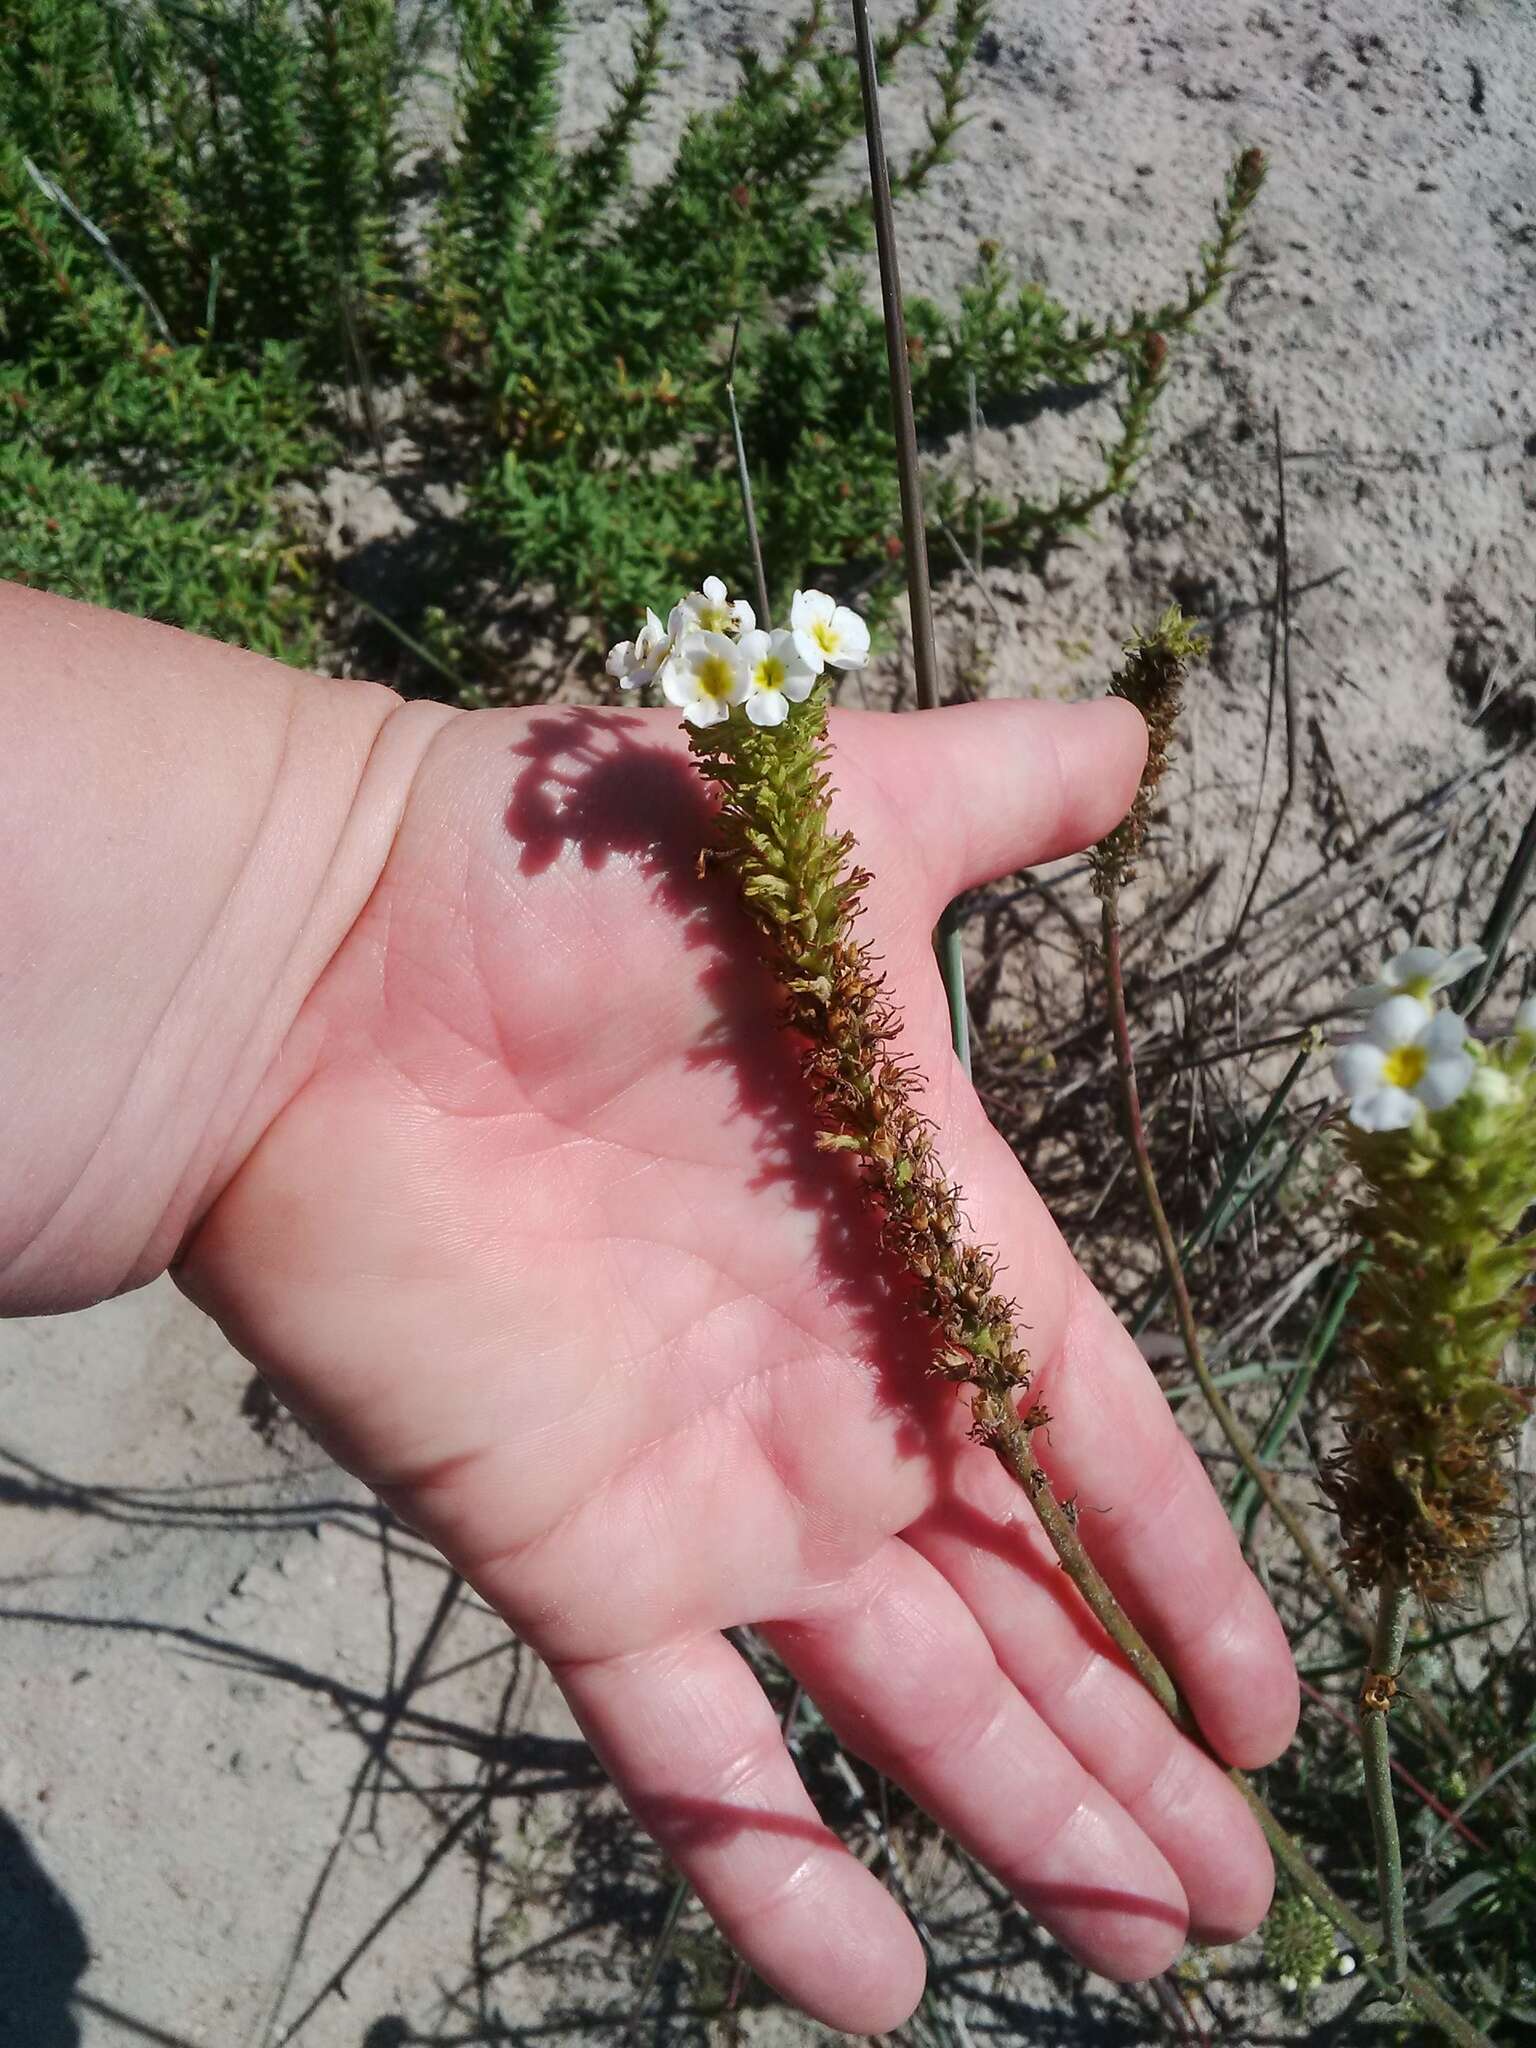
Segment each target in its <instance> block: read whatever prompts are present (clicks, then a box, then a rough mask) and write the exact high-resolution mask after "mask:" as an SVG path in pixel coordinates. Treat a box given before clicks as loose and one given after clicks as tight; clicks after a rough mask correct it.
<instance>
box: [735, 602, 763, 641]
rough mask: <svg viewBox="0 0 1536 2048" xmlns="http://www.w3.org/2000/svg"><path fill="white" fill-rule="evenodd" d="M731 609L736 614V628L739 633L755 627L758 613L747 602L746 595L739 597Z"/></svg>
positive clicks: (747, 631)
mask: <svg viewBox="0 0 1536 2048" xmlns="http://www.w3.org/2000/svg"><path fill="white" fill-rule="evenodd" d="M731 610H732V611H733V612H734V613H735V614H736V630H737V632H738V633H742V634H746V633H750V632H752V631H753V630H754V629H755V627H756V625H757V613H756V612H755V611H753V609H752V607H751V605H749V604H748V603H747V600H746V599H745V598H744V597H738V598H737V600H736V602H735V603H734V604H733V605H732V606H731Z"/></svg>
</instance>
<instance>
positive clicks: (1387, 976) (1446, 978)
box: [1344, 946, 1487, 1010]
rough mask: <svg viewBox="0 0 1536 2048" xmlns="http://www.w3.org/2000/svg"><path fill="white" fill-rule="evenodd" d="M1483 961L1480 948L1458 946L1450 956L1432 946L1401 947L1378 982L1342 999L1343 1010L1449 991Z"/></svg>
mask: <svg viewBox="0 0 1536 2048" xmlns="http://www.w3.org/2000/svg"><path fill="white" fill-rule="evenodd" d="M1486 958H1487V955H1486V954H1485V953H1484V952H1483V950H1482V948H1481V946H1458V947H1457V948H1456V951H1455V952H1454V953H1442V952H1440V950H1439V949H1438V948H1437V947H1435V946H1405V947H1404V948H1403V950H1402V952H1401V953H1394V954H1393V956H1392V958H1391V959H1390V960H1389V961H1388V962H1387V964H1386V966H1385V967H1383V969H1382V970H1381V979H1380V981H1373V982H1371V983H1369V984H1368V985H1367V986H1366V987H1365V988H1357V989H1355V990H1354V991H1353V992H1352V993H1351V994H1350V995H1347V996H1346V997H1345V998H1344V1003H1345V1007H1346V1008H1347V1009H1351V1010H1369V1009H1373V1008H1374V1007H1375V1005H1376V1004H1377V1003H1379V1002H1382V1001H1383V1000H1384V999H1385V998H1386V997H1387V996H1432V995H1433V994H1434V992H1435V990H1436V989H1437V988H1449V987H1450V985H1451V983H1452V982H1453V981H1460V979H1461V977H1462V976H1463V975H1464V974H1470V973H1471V971H1472V969H1473V968H1474V967H1481V966H1482V964H1483V961H1484V960H1485V959H1486Z"/></svg>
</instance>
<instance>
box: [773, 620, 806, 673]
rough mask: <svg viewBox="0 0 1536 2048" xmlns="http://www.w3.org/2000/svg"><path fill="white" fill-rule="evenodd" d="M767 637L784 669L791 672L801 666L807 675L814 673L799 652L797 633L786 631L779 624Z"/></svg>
mask: <svg viewBox="0 0 1536 2048" xmlns="http://www.w3.org/2000/svg"><path fill="white" fill-rule="evenodd" d="M768 637H769V640H770V641H771V643H772V646H773V651H774V653H775V654H776V655H777V656H778V658H779V660H780V661H782V662H783V664H784V667H785V669H786V671H788V672H790V673H793V672H794V671H795V670H797V669H802V668H803V669H804V670H805V672H806V674H807V675H811V674H814V670H812V669H811V667H810V665H809V664H808V663H807V662H806V660H805V657H804V656H803V655H802V654H801V652H800V641H799V637H798V635H796V634H794V633H791V632H786V631H785V629H784V628H783V627H782V626H780V628H779V629H778V631H777V632H776V633H770V634H769V636H768Z"/></svg>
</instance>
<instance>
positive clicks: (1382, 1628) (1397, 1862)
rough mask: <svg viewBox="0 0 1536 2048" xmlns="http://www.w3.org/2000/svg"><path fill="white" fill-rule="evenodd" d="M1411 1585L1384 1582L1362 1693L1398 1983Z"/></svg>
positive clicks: (1368, 1778) (1380, 1874)
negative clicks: (1397, 1746)
mask: <svg viewBox="0 0 1536 2048" xmlns="http://www.w3.org/2000/svg"><path fill="white" fill-rule="evenodd" d="M1409 1599H1410V1594H1409V1589H1408V1587H1407V1586H1406V1585H1405V1584H1404V1583H1403V1581H1402V1580H1401V1579H1399V1578H1397V1577H1395V1576H1392V1577H1388V1578H1387V1579H1386V1580H1384V1581H1383V1583H1382V1587H1381V1605H1380V1607H1379V1608H1378V1610H1377V1614H1376V1634H1375V1639H1374V1641H1373V1642H1372V1644H1371V1665H1370V1670H1369V1671H1368V1672H1367V1673H1366V1679H1365V1684H1364V1686H1363V1687H1362V1688H1361V1693H1360V1749H1361V1754H1362V1757H1363V1759H1364V1762H1365V1798H1366V1804H1367V1806H1368V1807H1369V1808H1370V1813H1371V1835H1372V1837H1373V1839H1374V1841H1375V1844H1376V1887H1377V1891H1378V1893H1379V1894H1380V1898H1381V1924H1382V1928H1383V1931H1384V1933H1385V1935H1386V1943H1387V1961H1388V1966H1389V1968H1390V1970H1391V1974H1392V1980H1393V1982H1394V1983H1397V1984H1401V1983H1402V1982H1403V1981H1404V1979H1405V1978H1406V1977H1407V1975H1408V1935H1407V1930H1406V1927H1405V1925H1404V1918H1403V1846H1402V1843H1401V1841H1400V1840H1399V1839H1398V1833H1397V1808H1396V1806H1395V1805H1394V1803H1393V1799H1392V1754H1391V1736H1390V1734H1389V1733H1388V1728H1387V1718H1388V1716H1389V1714H1390V1713H1391V1711H1392V1699H1393V1695H1394V1694H1395V1693H1396V1691H1397V1674H1398V1672H1399V1671H1401V1669H1402V1666H1403V1645H1404V1643H1405V1642H1406V1640H1407V1636H1408V1608H1409Z"/></svg>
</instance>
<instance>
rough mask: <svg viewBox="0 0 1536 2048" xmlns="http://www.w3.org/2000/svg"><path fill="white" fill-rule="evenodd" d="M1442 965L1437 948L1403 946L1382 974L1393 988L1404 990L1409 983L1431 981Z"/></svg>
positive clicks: (1442, 961) (1440, 954)
mask: <svg viewBox="0 0 1536 2048" xmlns="http://www.w3.org/2000/svg"><path fill="white" fill-rule="evenodd" d="M1444 963H1445V955H1444V954H1443V953H1442V952H1441V951H1440V948H1439V947H1438V946H1405V947H1404V948H1403V950H1402V952H1401V953H1394V954H1393V956H1392V958H1391V959H1390V960H1389V961H1388V962H1387V965H1386V968H1385V969H1384V973H1385V976H1386V979H1387V980H1388V981H1390V982H1391V983H1392V985H1393V987H1394V988H1406V987H1407V986H1408V984H1409V982H1410V981H1433V980H1434V978H1435V976H1436V975H1437V974H1438V973H1439V972H1440V969H1441V967H1442V966H1443V965H1444Z"/></svg>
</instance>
